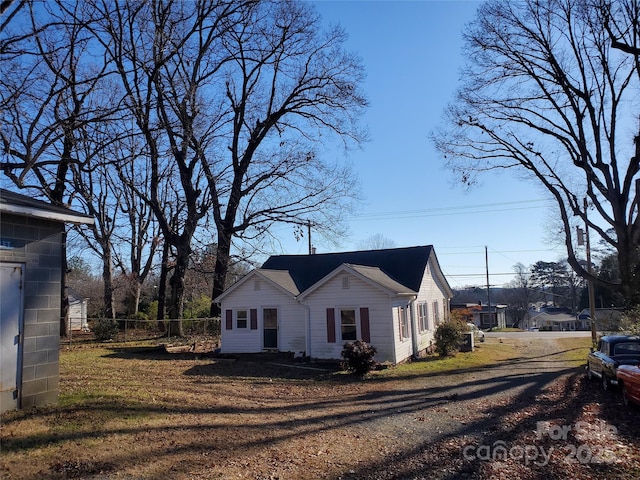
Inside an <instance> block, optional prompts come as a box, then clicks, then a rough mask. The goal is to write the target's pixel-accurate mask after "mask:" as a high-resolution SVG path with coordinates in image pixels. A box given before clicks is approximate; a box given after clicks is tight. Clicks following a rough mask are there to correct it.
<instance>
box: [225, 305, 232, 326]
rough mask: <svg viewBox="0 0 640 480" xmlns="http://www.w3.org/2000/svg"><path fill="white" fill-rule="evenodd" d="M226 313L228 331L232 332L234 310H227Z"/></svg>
mask: <svg viewBox="0 0 640 480" xmlns="http://www.w3.org/2000/svg"><path fill="white" fill-rule="evenodd" d="M225 313H226V326H227V330H231V329H232V328H233V310H227V311H226V312H225Z"/></svg>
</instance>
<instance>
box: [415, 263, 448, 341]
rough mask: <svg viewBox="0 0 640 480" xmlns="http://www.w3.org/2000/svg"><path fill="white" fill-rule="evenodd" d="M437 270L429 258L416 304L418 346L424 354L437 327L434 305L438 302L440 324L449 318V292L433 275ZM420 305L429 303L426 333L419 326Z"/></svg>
mask: <svg viewBox="0 0 640 480" xmlns="http://www.w3.org/2000/svg"><path fill="white" fill-rule="evenodd" d="M436 268H437V266H436V264H435V262H434V260H433V257H430V258H429V263H428V266H427V268H425V272H424V275H423V277H422V282H421V284H420V291H419V292H418V297H417V299H416V301H415V302H414V305H413V309H414V319H415V322H416V325H415V332H416V333H417V334H418V339H417V344H418V351H419V352H422V351H424V350H425V349H427V348H429V347H430V346H431V345H432V344H433V342H434V339H433V335H434V333H435V329H436V327H437V325H436V324H435V318H434V312H433V304H434V302H437V308H438V317H439V319H440V323H442V322H443V321H444V320H446V319H447V318H449V301H448V298H447V293H446V292H447V290H446V288H445V287H444V286H443V285H442V284H441V283H440V282H438V281H437V280H436V279H435V278H434V277H433V275H432V273H431V272H433V271H435V269H436ZM419 303H427V306H428V307H427V311H428V318H429V330H426V331H424V332H420V330H419V328H418V327H419V325H418V304H419Z"/></svg>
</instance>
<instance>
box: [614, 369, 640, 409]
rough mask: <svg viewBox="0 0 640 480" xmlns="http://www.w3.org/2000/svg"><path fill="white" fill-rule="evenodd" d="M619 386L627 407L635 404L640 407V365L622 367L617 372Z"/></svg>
mask: <svg viewBox="0 0 640 480" xmlns="http://www.w3.org/2000/svg"><path fill="white" fill-rule="evenodd" d="M616 377H617V378H618V385H619V386H620V387H621V390H622V401H623V402H624V404H625V405H629V402H633V403H635V404H637V405H640V367H639V366H638V365H620V366H619V367H618V369H617V370H616Z"/></svg>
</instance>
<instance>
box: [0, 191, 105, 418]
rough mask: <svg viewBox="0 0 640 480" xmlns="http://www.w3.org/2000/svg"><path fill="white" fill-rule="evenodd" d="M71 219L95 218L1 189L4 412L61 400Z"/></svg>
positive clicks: (0, 404)
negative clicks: (62, 324) (63, 309)
mask: <svg viewBox="0 0 640 480" xmlns="http://www.w3.org/2000/svg"><path fill="white" fill-rule="evenodd" d="M68 223H74V224H83V223H84V224H91V223H93V219H92V218H91V217H89V216H87V215H84V214H81V213H77V212H74V211H72V210H70V209H67V208H64V207H56V206H52V205H49V204H47V203H45V202H42V201H39V200H35V199H33V198H31V197H27V196H25V195H20V194H17V193H14V192H10V191H8V190H4V189H0V413H1V412H5V411H7V410H14V409H18V408H29V407H32V406H35V405H45V404H49V403H55V402H56V401H57V398H58V382H59V368H58V361H59V349H60V318H61V317H60V315H61V306H62V295H63V288H64V285H63V283H62V278H63V277H62V275H63V258H64V257H63V252H64V249H65V247H66V246H65V224H68Z"/></svg>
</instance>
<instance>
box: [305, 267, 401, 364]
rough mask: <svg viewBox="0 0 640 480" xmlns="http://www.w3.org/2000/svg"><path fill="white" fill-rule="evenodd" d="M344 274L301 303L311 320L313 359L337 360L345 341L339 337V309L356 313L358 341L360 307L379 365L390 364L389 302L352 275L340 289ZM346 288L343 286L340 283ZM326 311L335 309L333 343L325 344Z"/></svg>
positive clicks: (390, 320) (387, 298) (379, 291)
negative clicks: (366, 314) (365, 310)
mask: <svg viewBox="0 0 640 480" xmlns="http://www.w3.org/2000/svg"><path fill="white" fill-rule="evenodd" d="M345 275H348V274H347V273H342V274H339V275H336V276H335V277H333V278H331V279H330V280H328V281H327V282H326V283H325V284H323V285H322V286H320V287H319V288H318V289H317V290H315V291H313V292H312V293H311V294H309V296H308V297H306V298H305V300H304V302H305V303H306V304H307V305H308V306H309V312H310V318H311V351H310V352H309V353H308V354H309V355H311V356H312V357H314V358H326V359H331V358H332V359H340V358H341V353H342V347H343V346H344V344H345V343H347V342H346V341H343V340H342V339H341V337H340V312H339V309H340V308H353V309H355V310H356V323H357V332H358V339H361V338H362V333H361V328H360V325H361V323H360V308H368V309H369V330H370V334H371V341H370V344H371V345H373V346H374V347H375V348H376V349H377V351H378V353H377V354H376V360H377V361H379V362H385V361H390V362H394V350H393V339H394V336H396V337H397V333H395V331H394V323H395V322H393V318H392V310H391V301H390V298H389V295H386V294H385V293H384V292H383V291H382V290H380V289H379V288H376V287H373V286H371V285H369V284H368V283H366V282H365V281H363V280H361V279H360V278H358V277H355V276H353V275H348V276H349V281H348V285H349V288H343V278H344V276H345ZM344 285H346V284H344ZM327 308H334V309H336V341H335V343H329V342H328V341H327Z"/></svg>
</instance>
